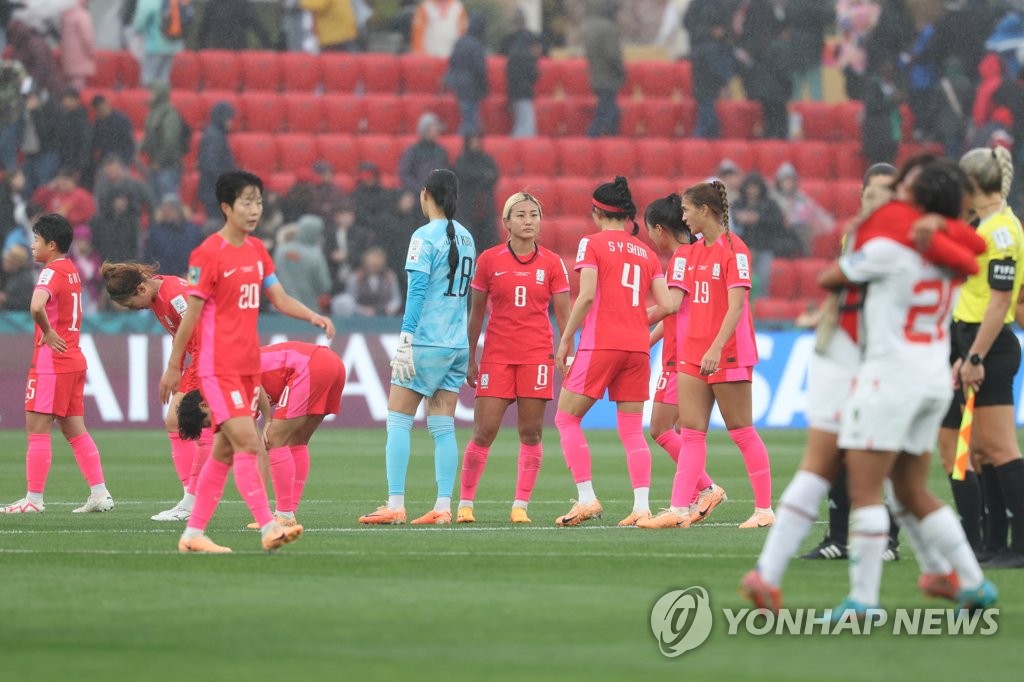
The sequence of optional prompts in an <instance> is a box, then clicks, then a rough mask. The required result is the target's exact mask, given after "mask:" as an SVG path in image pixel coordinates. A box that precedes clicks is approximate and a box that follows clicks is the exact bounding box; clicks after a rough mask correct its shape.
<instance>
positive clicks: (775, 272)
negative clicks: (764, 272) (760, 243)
mask: <svg viewBox="0 0 1024 682" xmlns="http://www.w3.org/2000/svg"><path fill="white" fill-rule="evenodd" d="M798 264H799V261H795V260H789V259H786V258H776V259H774V260H773V261H772V273H771V280H770V284H769V286H768V291H767V294H768V296H770V297H772V298H782V299H788V300H793V299H795V298H797V297H798V296H800V276H801V274H800V267H799V265H798Z"/></svg>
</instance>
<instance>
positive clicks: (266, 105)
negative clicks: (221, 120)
mask: <svg viewBox="0 0 1024 682" xmlns="http://www.w3.org/2000/svg"><path fill="white" fill-rule="evenodd" d="M283 99H285V98H282V97H279V96H278V95H277V93H272V92H260V91H252V92H249V91H246V92H243V93H242V95H241V97H240V103H241V105H242V111H241V114H242V126H241V127H242V128H243V129H245V130H250V131H253V132H260V133H276V132H279V131H281V130H282V129H283V128H284V125H285V114H286V112H287V109H286V108H285V106H284V102H283V101H282V100H283Z"/></svg>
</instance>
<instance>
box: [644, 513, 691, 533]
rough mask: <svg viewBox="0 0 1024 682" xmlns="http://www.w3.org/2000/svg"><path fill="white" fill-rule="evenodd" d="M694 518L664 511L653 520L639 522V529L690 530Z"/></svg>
mask: <svg viewBox="0 0 1024 682" xmlns="http://www.w3.org/2000/svg"><path fill="white" fill-rule="evenodd" d="M691 518H692V517H691V516H690V515H689V514H677V513H675V512H674V511H672V510H671V509H663V510H662V511H661V513H660V514H658V515H657V516H655V517H653V518H646V519H641V520H640V521H637V524H636V527H637V528H647V529H656V528H689V527H690V523H691V521H690V519H691Z"/></svg>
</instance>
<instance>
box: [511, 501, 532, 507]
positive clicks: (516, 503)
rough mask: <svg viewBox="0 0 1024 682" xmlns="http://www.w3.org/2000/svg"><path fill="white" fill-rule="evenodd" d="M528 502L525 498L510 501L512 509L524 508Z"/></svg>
mask: <svg viewBox="0 0 1024 682" xmlns="http://www.w3.org/2000/svg"><path fill="white" fill-rule="evenodd" d="M529 504H530V503H529V502H527V501H525V500H516V501H514V502H513V503H512V508H513V509H526V508H527V507H528V506H529Z"/></svg>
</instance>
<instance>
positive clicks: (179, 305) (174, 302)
mask: <svg viewBox="0 0 1024 682" xmlns="http://www.w3.org/2000/svg"><path fill="white" fill-rule="evenodd" d="M171 307H172V308H174V309H175V310H177V311H178V314H179V315H184V314H185V311H186V310H188V302H187V301H186V300H185V297H184V296H182V295H181V294H178V295H177V296H175V297H174V298H172V299H171Z"/></svg>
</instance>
